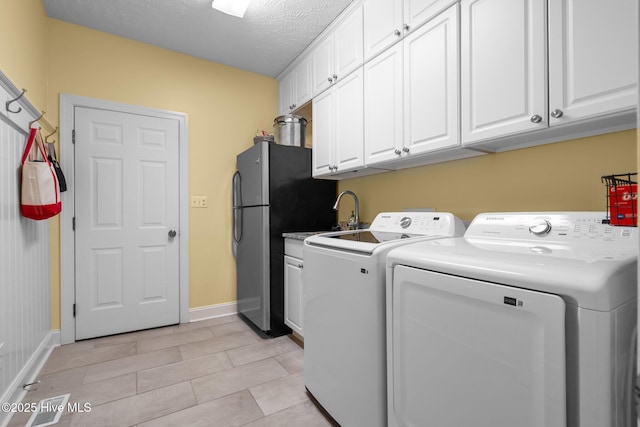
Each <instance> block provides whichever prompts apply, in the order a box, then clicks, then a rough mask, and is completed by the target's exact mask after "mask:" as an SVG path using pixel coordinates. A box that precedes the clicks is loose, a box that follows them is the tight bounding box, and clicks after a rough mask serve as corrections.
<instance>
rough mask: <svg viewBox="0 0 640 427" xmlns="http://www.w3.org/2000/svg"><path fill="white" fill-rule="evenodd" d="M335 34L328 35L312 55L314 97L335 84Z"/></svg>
mask: <svg viewBox="0 0 640 427" xmlns="http://www.w3.org/2000/svg"><path fill="white" fill-rule="evenodd" d="M333 56H334V52H333V34H332V33H331V34H328V35H327V37H325V38H324V39H323V40H322V41H321V42H320V43H319V44H318V45H317V46H316V47H315V48H314V49H313V52H312V53H311V61H312V65H311V74H312V80H311V81H312V92H313V96H316V95H318V94H320V93H321V92H322V91H324V90H325V89H327V88H328V87H329V86H331V83H332V82H333V77H332V76H333V68H334V64H333Z"/></svg>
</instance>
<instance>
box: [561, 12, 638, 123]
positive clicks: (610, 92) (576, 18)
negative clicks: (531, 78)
mask: <svg viewBox="0 0 640 427" xmlns="http://www.w3.org/2000/svg"><path fill="white" fill-rule="evenodd" d="M637 7H638V2H637V0H608V1H601V0H580V1H569V0H550V1H549V110H550V116H551V117H550V118H549V120H550V123H551V124H552V125H555V124H563V123H570V122H572V121H576V120H580V119H584V118H588V117H591V116H596V115H600V114H603V113H609V112H618V111H621V110H627V109H632V108H634V107H635V106H636V103H637V101H638V99H637V95H636V91H637V78H638V33H637V31H638V22H637V19H638V13H637ZM554 110H559V111H561V112H562V115H561V116H560V117H554V116H557V115H559V114H558V113H557V112H556V113H554Z"/></svg>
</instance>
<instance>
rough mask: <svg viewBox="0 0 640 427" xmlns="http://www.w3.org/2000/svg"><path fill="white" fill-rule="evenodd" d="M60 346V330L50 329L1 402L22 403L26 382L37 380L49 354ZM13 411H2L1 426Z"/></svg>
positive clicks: (0, 399)
mask: <svg viewBox="0 0 640 427" xmlns="http://www.w3.org/2000/svg"><path fill="white" fill-rule="evenodd" d="M59 346H60V330H55V331H49V333H48V334H47V335H46V336H45V337H44V339H43V340H42V342H41V343H40V345H39V346H38V348H37V349H36V351H34V352H33V355H32V356H31V357H30V358H29V360H28V361H27V363H25V365H24V367H23V368H22V369H21V370H20V372H19V373H18V375H16V377H15V379H14V380H13V382H12V383H11V385H9V387H8V388H7V389H6V390H5V392H4V394H3V395H2V396H0V402H2V403H20V402H22V399H24V396H25V395H26V394H27V391H26V390H25V389H24V388H23V385H24V384H29V383H32V382H35V381H36V379H37V378H38V374H40V371H41V370H42V367H43V366H44V364H45V362H46V361H47V359H48V358H49V355H50V354H51V352H52V351H53V349H54V348H56V347H59ZM11 415H12V413H10V412H0V427H6V426H7V425H8V424H9V421H10V420H11Z"/></svg>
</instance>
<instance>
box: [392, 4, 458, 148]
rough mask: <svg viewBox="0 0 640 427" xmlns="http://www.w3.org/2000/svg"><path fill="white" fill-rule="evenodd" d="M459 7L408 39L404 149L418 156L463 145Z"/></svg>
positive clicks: (405, 57)
mask: <svg viewBox="0 0 640 427" xmlns="http://www.w3.org/2000/svg"><path fill="white" fill-rule="evenodd" d="M458 40H459V39H458V5H454V6H453V7H451V8H449V9H448V10H447V11H446V12H444V13H442V14H440V15H438V16H437V17H436V18H434V19H433V20H431V21H429V22H427V23H426V24H425V25H424V26H423V27H420V28H419V29H418V30H416V31H415V32H413V33H411V34H410V35H409V36H407V37H406V38H405V39H404V93H405V100H404V118H405V121H404V135H405V138H404V139H405V141H404V150H405V151H407V154H409V155H413V154H419V153H424V152H428V151H434V150H439V149H443V148H450V147H455V146H457V145H459V144H460V137H459V132H458V124H459V118H458V115H459V114H458V80H459V79H458V75H459V71H458V70H459V67H458V57H459V55H458V52H459V47H458V46H459V42H458Z"/></svg>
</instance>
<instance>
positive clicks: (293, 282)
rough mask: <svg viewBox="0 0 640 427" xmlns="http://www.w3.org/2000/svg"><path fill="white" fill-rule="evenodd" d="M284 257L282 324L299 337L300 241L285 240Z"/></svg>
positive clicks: (300, 294)
mask: <svg viewBox="0 0 640 427" xmlns="http://www.w3.org/2000/svg"><path fill="white" fill-rule="evenodd" d="M284 252H285V256H284V323H285V324H286V325H287V326H289V327H290V328H291V329H292V330H293V331H294V332H296V333H297V334H298V335H300V336H304V333H303V316H302V304H303V300H302V295H303V294H302V292H303V286H302V269H303V268H304V264H303V261H302V240H296V239H285V250H284Z"/></svg>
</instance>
